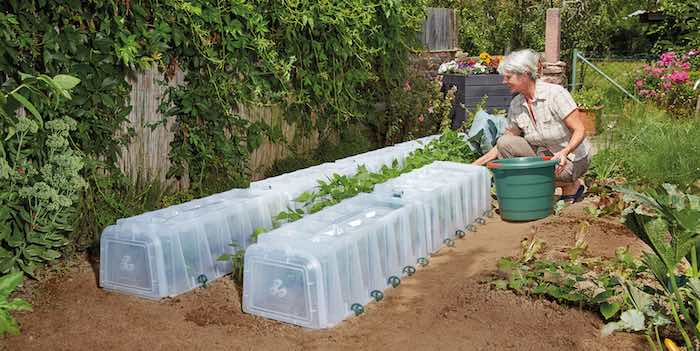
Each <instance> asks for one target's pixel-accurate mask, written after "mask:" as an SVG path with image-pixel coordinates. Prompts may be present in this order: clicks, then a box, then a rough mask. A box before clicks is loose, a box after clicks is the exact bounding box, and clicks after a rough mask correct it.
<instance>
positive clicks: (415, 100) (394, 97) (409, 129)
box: [368, 72, 456, 145]
mask: <svg viewBox="0 0 700 351" xmlns="http://www.w3.org/2000/svg"><path fill="white" fill-rule="evenodd" d="M441 89H442V83H441V81H440V79H435V80H433V81H431V80H428V79H427V78H425V77H424V76H422V75H419V74H417V73H416V72H413V73H412V74H411V75H410V76H409V77H408V78H407V79H406V80H405V81H404V82H402V83H401V84H399V85H397V86H393V87H391V88H390V90H389V93H388V95H387V99H386V101H387V103H386V108H385V109H384V111H382V112H379V113H377V114H376V115H374V116H372V117H370V119H369V121H368V124H369V125H370V126H371V128H372V129H373V130H374V132H375V134H376V135H377V140H379V142H380V144H382V145H392V144H395V143H398V142H402V141H406V140H411V139H415V138H418V137H422V136H425V135H432V134H435V133H437V132H438V131H439V130H440V128H441V126H442V122H443V121H444V120H449V115H450V111H451V109H452V100H453V99H454V95H455V91H456V90H455V89H450V90H449V91H448V92H447V93H442V92H441Z"/></svg>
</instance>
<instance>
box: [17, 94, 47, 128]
mask: <svg viewBox="0 0 700 351" xmlns="http://www.w3.org/2000/svg"><path fill="white" fill-rule="evenodd" d="M10 95H12V97H13V98H14V99H15V100H17V102H19V103H20V104H22V106H24V107H25V108H26V109H27V110H28V111H29V112H30V113H31V114H32V115H33V116H34V117H35V118H36V119H37V120H39V122H42V121H43V119H42V118H41V114H40V113H39V110H37V109H36V107H35V106H34V104H32V103H31V102H30V101H29V100H27V98H25V97H24V96H22V95H21V94H20V93H17V92H14V93H12V94H10Z"/></svg>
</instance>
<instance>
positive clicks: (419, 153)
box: [275, 129, 476, 222]
mask: <svg viewBox="0 0 700 351" xmlns="http://www.w3.org/2000/svg"><path fill="white" fill-rule="evenodd" d="M475 159H476V154H475V153H474V152H473V151H472V149H471V148H470V146H469V143H468V141H467V140H465V139H464V137H463V136H462V135H460V134H458V133H457V132H455V131H453V130H450V129H447V130H445V131H444V132H443V134H442V135H441V136H440V138H438V139H436V140H433V141H431V142H430V143H428V144H427V145H426V146H425V147H424V148H423V149H418V150H416V151H414V152H412V153H411V154H410V155H409V156H408V157H407V158H406V159H405V160H404V164H403V165H402V166H400V165H399V164H398V162H396V160H395V161H394V163H393V164H392V165H391V166H386V165H385V166H384V167H382V169H381V170H380V171H379V172H376V173H373V172H369V171H368V170H367V168H366V167H364V166H360V167H359V168H358V171H357V173H356V174H355V175H353V176H345V175H339V174H334V175H332V176H331V177H330V179H328V180H320V181H319V183H318V184H319V185H318V190H316V191H312V192H305V193H303V194H301V195H300V196H299V197H298V198H297V199H295V201H296V202H298V203H300V204H301V207H302V208H298V209H288V211H283V212H281V213H279V214H278V215H277V216H276V217H275V219H276V220H277V221H283V222H293V221H296V220H299V219H301V218H302V217H303V216H304V214H306V213H315V212H318V211H320V210H322V209H323V208H325V207H328V206H331V205H334V204H337V203H338V202H340V201H342V200H344V199H347V198H350V197H353V196H355V195H357V194H359V193H361V192H371V191H372V189H374V186H375V185H376V184H379V183H383V182H386V181H387V180H389V179H392V178H396V177H398V176H399V175H401V174H404V173H407V172H410V171H412V170H414V169H417V168H420V167H423V166H425V165H427V164H430V163H432V162H434V161H453V162H463V163H468V162H471V161H473V160H475Z"/></svg>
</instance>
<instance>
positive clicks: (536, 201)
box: [487, 157, 557, 221]
mask: <svg viewBox="0 0 700 351" xmlns="http://www.w3.org/2000/svg"><path fill="white" fill-rule="evenodd" d="M556 164H557V160H551V159H549V158H548V157H547V158H541V157H516V158H509V159H502V160H496V161H493V162H489V163H488V165H487V167H488V168H489V169H491V171H492V172H493V174H494V178H495V179H496V196H497V197H498V207H499V208H500V210H501V218H503V219H504V220H506V221H531V220H535V219H540V218H544V217H547V216H549V215H550V214H551V213H552V205H553V201H552V197H553V196H554V167H555V166H556Z"/></svg>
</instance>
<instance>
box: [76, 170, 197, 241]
mask: <svg viewBox="0 0 700 351" xmlns="http://www.w3.org/2000/svg"><path fill="white" fill-rule="evenodd" d="M86 168H88V171H87V172H86V173H87V174H89V175H91V179H90V184H91V186H90V190H91V191H85V192H83V193H82V194H81V197H80V204H79V207H78V208H77V212H78V217H77V219H76V224H75V230H74V231H73V232H72V233H70V235H69V239H70V241H71V244H70V246H69V247H68V249H69V250H70V251H71V252H72V251H76V250H86V249H90V250H97V249H98V246H97V245H98V244H99V241H100V240H99V239H100V234H101V233H102V230H103V229H104V228H105V227H106V226H108V225H111V224H114V223H115V222H116V221H117V219H120V218H127V217H132V216H135V215H138V214H141V213H144V212H147V211H152V210H155V209H158V208H162V207H168V206H171V205H175V204H180V203H182V202H186V201H189V200H192V199H193V198H194V194H193V193H191V192H188V191H181V192H173V191H172V190H171V189H170V188H168V187H165V186H163V185H162V184H161V182H160V180H159V179H158V178H156V180H152V181H148V182H143V181H136V182H135V181H134V180H132V179H130V178H128V177H126V176H124V175H121V174H114V175H104V169H105V165H104V163H100V162H95V161H89V162H88V163H87V164H86ZM137 179H138V178H137Z"/></svg>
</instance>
